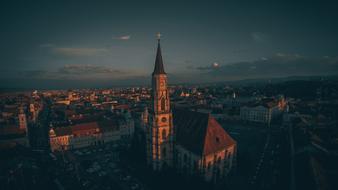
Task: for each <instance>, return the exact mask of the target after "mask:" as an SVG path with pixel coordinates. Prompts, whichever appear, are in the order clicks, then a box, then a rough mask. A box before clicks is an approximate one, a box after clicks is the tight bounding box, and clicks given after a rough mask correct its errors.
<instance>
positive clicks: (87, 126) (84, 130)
mask: <svg viewBox="0 0 338 190" xmlns="http://www.w3.org/2000/svg"><path fill="white" fill-rule="evenodd" d="M98 130H100V129H99V126H98V124H97V122H90V123H81V124H76V125H74V126H72V132H73V135H85V134H88V133H96V132H98Z"/></svg>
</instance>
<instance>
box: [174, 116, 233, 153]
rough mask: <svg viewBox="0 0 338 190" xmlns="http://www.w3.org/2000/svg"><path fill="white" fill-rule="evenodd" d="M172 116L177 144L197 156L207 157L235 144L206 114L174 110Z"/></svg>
mask: <svg viewBox="0 0 338 190" xmlns="http://www.w3.org/2000/svg"><path fill="white" fill-rule="evenodd" d="M173 114H174V116H173V120H174V126H175V130H176V140H177V143H178V144H179V145H182V146H183V147H185V148H186V149H188V150H189V151H191V152H193V153H195V154H197V155H208V154H211V153H214V152H217V151H220V150H223V149H225V148H227V147H229V146H232V145H234V144H236V141H235V140H233V139H232V138H231V137H230V135H229V134H228V133H227V132H226V131H225V130H224V129H223V128H222V126H221V125H220V124H219V123H218V122H217V121H216V120H215V119H214V118H213V117H212V116H211V115H210V114H208V113H201V112H196V111H190V110H175V111H174V112H173Z"/></svg>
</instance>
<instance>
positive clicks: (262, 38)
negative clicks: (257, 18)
mask: <svg viewBox="0 0 338 190" xmlns="http://www.w3.org/2000/svg"><path fill="white" fill-rule="evenodd" d="M251 38H252V40H253V41H254V42H257V43H262V42H267V41H268V36H267V35H266V34H264V33H262V32H252V33H251Z"/></svg>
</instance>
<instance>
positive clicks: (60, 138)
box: [49, 115, 134, 152]
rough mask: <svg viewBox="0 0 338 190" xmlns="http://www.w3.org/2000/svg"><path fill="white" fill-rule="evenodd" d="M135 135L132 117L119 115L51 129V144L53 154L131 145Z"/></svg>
mask: <svg viewBox="0 0 338 190" xmlns="http://www.w3.org/2000/svg"><path fill="white" fill-rule="evenodd" d="M133 134H134V121H133V120H132V119H131V116H130V115H118V116H115V117H114V118H111V119H110V118H105V119H102V120H100V121H95V122H87V123H81V124H76V125H72V126H69V127H58V128H51V129H50V131H49V142H50V149H51V151H52V152H54V151H60V150H71V149H78V148H84V147H88V146H99V145H103V144H105V143H111V142H116V143H117V142H118V143H122V144H124V145H129V144H130V141H131V139H132V137H133Z"/></svg>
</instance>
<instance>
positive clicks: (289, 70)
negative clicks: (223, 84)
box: [0, 0, 338, 88]
mask: <svg viewBox="0 0 338 190" xmlns="http://www.w3.org/2000/svg"><path fill="white" fill-rule="evenodd" d="M94 2H95V3H94ZM0 7H1V8H0V20H1V31H0V32H1V35H0V36H1V37H0V38H1V43H0V50H1V54H0V55H1V56H0V78H1V80H2V81H3V82H1V85H0V87H1V88H8V87H15V88H16V87H17V88H51V86H54V87H55V88H61V87H64V88H69V87H101V86H110V85H116V84H121V85H132V84H150V81H149V80H150V79H149V78H150V74H151V72H152V70H153V66H154V60H155V53H156V51H155V50H156V46H157V45H156V33H157V32H161V34H162V37H161V46H162V53H163V59H164V64H165V69H166V71H167V73H168V74H169V76H170V81H169V83H185V82H187V83H188V82H190V83H192V82H200V83H203V82H216V81H217V82H219V81H229V80H241V79H251V78H263V77H286V76H304V75H311V76H312V75H336V74H338V54H337V52H338V35H337V34H338V22H337V19H338V11H337V9H338V3H335V2H334V1H327V2H326V3H323V1H308V2H304V1H298V2H295V1H289V2H286V1H280V3H277V2H276V1H274V2H273V4H272V3H270V1H246V2H244V1H243V2H238V1H159V0H158V1H101V2H100V3H98V2H96V1H72V2H67V1H53V2H52V1H40V2H38V1H35V2H34V3H33V2H29V1H11V2H7V3H6V2H1V6H0ZM215 63H217V66H215Z"/></svg>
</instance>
